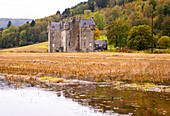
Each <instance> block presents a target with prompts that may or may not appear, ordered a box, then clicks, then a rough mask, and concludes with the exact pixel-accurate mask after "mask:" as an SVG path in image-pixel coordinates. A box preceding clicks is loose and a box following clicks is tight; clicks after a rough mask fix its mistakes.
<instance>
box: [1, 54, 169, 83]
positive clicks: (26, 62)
mask: <svg viewBox="0 0 170 116" xmlns="http://www.w3.org/2000/svg"><path fill="white" fill-rule="evenodd" d="M0 72H1V73H7V74H13V75H27V76H36V77H44V76H51V77H59V78H60V77H61V78H65V79H79V80H86V81H95V82H105V81H107V82H110V81H128V82H134V81H135V82H155V83H156V82H159V83H164V84H168V85H169V84H170V55H169V54H142V53H138V54H135V53H114V52H95V53H8V52H2V53H0Z"/></svg>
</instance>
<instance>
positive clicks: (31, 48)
mask: <svg viewBox="0 0 170 116" xmlns="http://www.w3.org/2000/svg"><path fill="white" fill-rule="evenodd" d="M47 48H48V42H43V43H37V44H33V45H28V46H23V47H17V48H8V49H3V50H0V52H33V53H37V52H38V53H45V52H46V49H47Z"/></svg>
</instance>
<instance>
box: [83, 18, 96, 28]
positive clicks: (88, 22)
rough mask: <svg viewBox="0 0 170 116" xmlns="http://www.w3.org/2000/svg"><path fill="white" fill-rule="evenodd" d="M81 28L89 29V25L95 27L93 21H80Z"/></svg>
mask: <svg viewBox="0 0 170 116" xmlns="http://www.w3.org/2000/svg"><path fill="white" fill-rule="evenodd" d="M80 25H81V27H90V25H96V24H95V22H94V20H93V19H88V20H80Z"/></svg>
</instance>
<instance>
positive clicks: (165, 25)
mask: <svg viewBox="0 0 170 116" xmlns="http://www.w3.org/2000/svg"><path fill="white" fill-rule="evenodd" d="M161 26H162V34H163V35H164V36H170V16H166V17H165V19H164V22H162V24H161Z"/></svg>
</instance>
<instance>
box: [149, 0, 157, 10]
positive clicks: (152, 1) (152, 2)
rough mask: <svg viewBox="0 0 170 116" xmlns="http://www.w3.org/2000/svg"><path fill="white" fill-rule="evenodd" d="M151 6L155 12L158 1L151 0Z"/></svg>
mask: <svg viewBox="0 0 170 116" xmlns="http://www.w3.org/2000/svg"><path fill="white" fill-rule="evenodd" d="M149 5H152V6H153V10H155V8H156V5H157V2H156V0H149Z"/></svg>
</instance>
